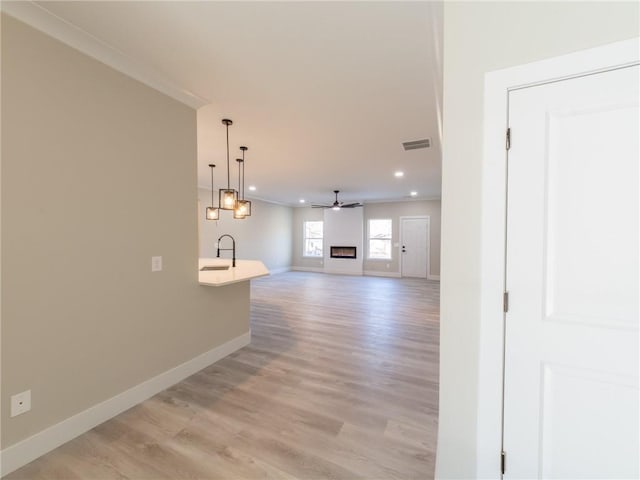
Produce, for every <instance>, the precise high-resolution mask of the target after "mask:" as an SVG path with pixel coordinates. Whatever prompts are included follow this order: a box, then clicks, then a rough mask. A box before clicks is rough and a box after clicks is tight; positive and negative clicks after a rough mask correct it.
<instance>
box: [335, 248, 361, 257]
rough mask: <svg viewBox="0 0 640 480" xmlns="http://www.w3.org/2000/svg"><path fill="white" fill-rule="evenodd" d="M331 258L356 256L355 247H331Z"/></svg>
mask: <svg viewBox="0 0 640 480" xmlns="http://www.w3.org/2000/svg"><path fill="white" fill-rule="evenodd" d="M331 258H357V256H356V247H331Z"/></svg>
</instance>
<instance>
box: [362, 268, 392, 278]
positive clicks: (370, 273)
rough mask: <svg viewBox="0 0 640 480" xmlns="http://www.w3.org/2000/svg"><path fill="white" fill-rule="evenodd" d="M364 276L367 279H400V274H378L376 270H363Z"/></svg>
mask: <svg viewBox="0 0 640 480" xmlns="http://www.w3.org/2000/svg"><path fill="white" fill-rule="evenodd" d="M364 274H365V275H367V276H369V277H391V278H400V272H380V271H376V270H365V271H364Z"/></svg>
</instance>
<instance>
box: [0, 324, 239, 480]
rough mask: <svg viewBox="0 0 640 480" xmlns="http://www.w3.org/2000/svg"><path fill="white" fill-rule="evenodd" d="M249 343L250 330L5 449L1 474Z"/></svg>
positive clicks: (2, 455) (0, 468) (5, 473)
mask: <svg viewBox="0 0 640 480" xmlns="http://www.w3.org/2000/svg"><path fill="white" fill-rule="evenodd" d="M249 343H251V331H248V332H246V333H244V334H242V335H240V336H239V337H236V338H234V339H232V340H229V341H228V342H226V343H224V344H222V345H220V346H218V347H216V348H214V349H212V350H209V351H208V352H205V353H203V354H201V355H198V356H197V357H195V358H193V359H191V360H189V361H187V362H185V363H183V364H181V365H178V366H177V367H174V368H172V369H171V370H167V371H166V372H164V373H161V374H160V375H157V376H155V377H153V378H150V379H149V380H146V381H144V382H142V383H140V384H138V385H136V386H135V387H133V388H130V389H129V390H126V391H124V392H122V393H120V394H118V395H116V396H115V397H112V398H110V399H108V400H105V401H104V402H101V403H98V404H97V405H94V406H93V407H90V408H88V409H87V410H84V411H82V412H80V413H78V414H76V415H74V416H73V417H70V418H67V419H66V420H63V421H61V422H60V423H57V424H55V425H53V426H51V427H49V428H46V429H45V430H42V431H41V432H38V433H36V434H35V435H32V436H31V437H29V438H26V439H24V440H22V441H20V442H18V443H16V444H14V445H11V446H10V447H7V448H5V449H4V450H2V451H1V452H0V475H2V476H4V475H7V474H8V473H11V472H13V471H14V470H17V469H18V468H20V467H22V466H24V465H26V464H27V463H29V462H31V461H33V460H35V459H36V458H38V457H40V456H42V455H44V454H45V453H47V452H50V451H51V450H53V449H54V448H57V447H59V446H60V445H62V444H64V443H66V442H68V441H69V440H72V439H74V438H75V437H77V436H78V435H81V434H83V433H84V432H86V431H88V430H91V429H92V428H93V427H95V426H97V425H100V424H101V423H103V422H106V421H107V420H109V419H110V418H113V417H115V416H116V415H118V414H119V413H122V412H124V411H125V410H128V409H129V408H131V407H133V406H135V405H137V404H139V403H141V402H143V401H145V400H146V399H148V398H150V397H152V396H153V395H155V394H157V393H159V392H161V391H163V390H165V389H167V388H169V387H170V386H172V385H175V384H176V383H178V382H180V381H182V380H184V379H185V378H187V377H189V376H191V375H193V374H194V373H196V372H199V371H200V370H202V369H203V368H205V367H208V366H209V365H211V364H212V363H215V362H217V361H218V360H221V359H222V358H224V357H226V356H227V355H230V354H232V353H233V352H235V351H236V350H239V349H240V348H242V347H244V346H246V345H249Z"/></svg>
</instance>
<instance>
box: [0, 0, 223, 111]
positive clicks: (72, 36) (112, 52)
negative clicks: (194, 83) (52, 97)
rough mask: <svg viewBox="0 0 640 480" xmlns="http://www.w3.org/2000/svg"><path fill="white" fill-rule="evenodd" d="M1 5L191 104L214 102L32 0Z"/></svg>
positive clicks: (40, 27) (116, 68)
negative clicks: (176, 83)
mask: <svg viewBox="0 0 640 480" xmlns="http://www.w3.org/2000/svg"><path fill="white" fill-rule="evenodd" d="M0 9H1V10H2V12H4V13H6V14H7V15H10V16H12V17H14V18H16V19H18V20H20V21H21V22H24V23H26V24H27V25H30V26H31V27H33V28H35V29H37V30H40V31H41V32H43V33H45V34H47V35H49V36H51V37H53V38H55V39H56V40H59V41H60V42H62V43H64V44H66V45H68V46H70V47H72V48H74V49H76V50H78V51H80V52H82V53H84V54H85V55H88V56H89V57H91V58H94V59H96V60H98V61H99V62H102V63H104V64H105V65H108V66H109V67H111V68H113V69H115V70H118V71H119V72H121V73H124V74H125V75H128V76H129V77H132V78H134V79H136V80H138V81H139V82H142V83H144V84H145V85H147V86H149V87H151V88H153V89H155V90H158V91H159V92H162V93H164V94H165V95H168V96H169V97H171V98H173V99H174V100H177V101H179V102H181V103H184V104H185V105H188V106H189V107H191V108H195V109H198V108H200V107H202V106H204V105H207V104H208V103H211V102H210V101H209V100H207V99H205V98H202V97H199V96H198V95H196V94H194V93H192V92H190V91H188V90H186V89H184V88H181V87H179V86H178V85H175V84H173V83H172V82H170V81H168V80H167V79H165V78H163V77H162V75H161V74H160V73H158V72H157V71H155V70H153V69H151V68H149V67H146V66H144V65H143V63H142V62H140V61H138V60H135V59H133V58H131V57H129V56H128V55H126V54H125V53H123V52H121V51H119V50H117V49H116V48H114V47H112V46H111V45H109V44H108V43H106V42H104V41H103V40H100V39H99V38H97V37H95V36H93V35H91V34H90V33H89V32H87V31H85V30H83V29H81V28H80V27H78V26H76V25H74V24H73V23H71V22H69V21H67V20H65V19H63V18H61V17H59V16H57V15H55V14H54V13H53V12H51V11H49V10H47V9H46V8H45V7H44V6H42V5H39V4H36V3H34V2H33V1H31V0H28V1H10V2H1V4H0Z"/></svg>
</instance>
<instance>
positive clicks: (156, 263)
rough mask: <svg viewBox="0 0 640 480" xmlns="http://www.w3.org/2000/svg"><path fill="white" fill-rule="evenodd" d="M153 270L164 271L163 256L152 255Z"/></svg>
mask: <svg viewBox="0 0 640 480" xmlns="http://www.w3.org/2000/svg"><path fill="white" fill-rule="evenodd" d="M151 271H152V272H161V271H162V257H151Z"/></svg>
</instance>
